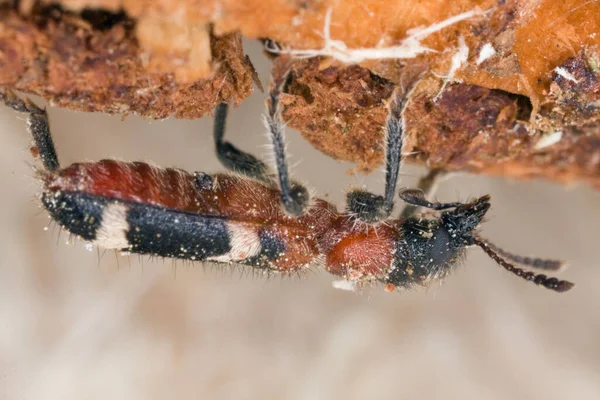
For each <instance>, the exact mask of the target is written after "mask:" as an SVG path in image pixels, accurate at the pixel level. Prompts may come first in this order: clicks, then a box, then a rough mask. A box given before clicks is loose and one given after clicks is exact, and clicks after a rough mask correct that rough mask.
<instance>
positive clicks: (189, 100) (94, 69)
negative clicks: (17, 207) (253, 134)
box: [0, 0, 600, 187]
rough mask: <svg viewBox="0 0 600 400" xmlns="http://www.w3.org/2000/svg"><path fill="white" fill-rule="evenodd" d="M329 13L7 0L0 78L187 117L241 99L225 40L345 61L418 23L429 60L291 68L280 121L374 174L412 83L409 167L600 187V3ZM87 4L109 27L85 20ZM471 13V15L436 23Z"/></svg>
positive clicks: (81, 104) (430, 4)
mask: <svg viewBox="0 0 600 400" xmlns="http://www.w3.org/2000/svg"><path fill="white" fill-rule="evenodd" d="M55 3H59V4H60V5H61V6H62V7H63V9H65V10H69V11H71V12H72V14H68V15H67V17H68V18H65V15H63V16H62V18H47V21H46V22H44V23H40V22H39V21H38V20H35V19H34V16H35V14H36V10H39V9H41V8H43V7H41V5H48V4H55ZM340 4H341V3H339V2H335V1H333V0H325V1H302V2H290V1H287V0H264V1H260V2H252V1H246V2H240V1H238V0H217V1H212V0H211V1H208V0H158V1H153V2H140V1H137V0H41V1H21V2H20V4H19V5H20V12H21V13H20V14H17V13H16V12H14V11H10V12H7V13H6V14H2V15H3V17H2V20H1V21H0V33H1V35H0V85H1V86H8V87H12V88H16V89H21V90H25V91H29V92H34V93H39V94H42V95H44V96H45V97H49V98H50V99H51V100H53V101H54V102H55V103H57V104H59V105H63V106H68V107H71V108H79V109H86V110H93V109H95V110H102V111H107V112H137V113H139V114H141V115H145V116H149V117H153V118H162V117H165V116H167V115H171V114H175V115H177V116H179V117H186V118H194V117H198V116H201V115H204V114H205V113H207V112H209V111H210V110H211V109H212V107H213V106H214V105H215V104H216V102H217V101H221V100H229V99H233V100H234V101H235V102H239V101H241V100H242V99H243V98H244V97H245V96H246V95H247V94H248V93H249V92H250V90H251V83H250V82H251V77H252V72H253V71H252V68H251V65H250V64H249V62H248V61H247V60H246V59H245V58H244V57H243V54H242V50H241V46H240V36H239V34H237V33H234V32H241V33H242V34H243V35H245V36H246V37H250V38H269V39H272V40H274V41H276V42H278V43H279V44H280V45H281V46H282V48H283V52H284V53H285V52H286V51H288V50H290V51H295V50H303V49H304V50H306V49H309V50H314V53H315V54H317V53H318V54H323V53H327V54H328V55H330V56H331V55H334V54H333V51H332V48H331V45H332V44H333V45H336V46H338V49H340V48H341V49H343V50H344V51H347V52H354V53H353V54H356V52H358V53H360V51H361V48H362V49H371V50H372V49H378V50H381V49H382V48H390V47H393V46H399V45H401V44H406V43H407V42H406V41H405V40H406V38H407V37H409V36H411V35H414V32H415V31H414V29H417V28H430V29H431V32H430V33H429V34H427V35H423V36H421V37H418V39H416V40H417V43H416V44H420V45H422V46H426V47H427V48H429V49H430V50H431V51H429V52H423V53H421V54H418V55H417V56H415V57H412V58H410V57H409V58H406V57H402V56H398V57H396V56H394V57H378V58H374V59H373V58H369V57H367V58H365V59H359V60H358V61H357V62H356V64H357V65H350V66H348V65H343V64H342V63H341V62H340V61H339V60H335V58H332V57H321V56H320V57H313V58H310V59H297V60H295V61H294V62H293V64H292V73H293V76H292V81H291V83H290V85H289V87H288V93H287V94H286V95H284V97H283V98H282V102H283V103H284V104H285V105H286V107H287V108H286V110H285V112H284V117H285V118H286V119H287V120H288V123H289V125H291V126H292V127H295V128H298V129H300V130H301V131H302V133H303V135H304V136H305V138H306V139H307V140H309V141H310V142H311V143H313V144H314V145H315V146H316V147H317V148H319V149H320V150H321V151H323V152H325V153H327V154H329V155H331V156H332V157H335V158H338V159H344V160H351V161H355V162H357V163H358V164H359V169H361V170H364V171H369V170H372V169H373V168H375V167H376V166H378V165H379V164H380V163H381V161H382V158H383V147H382V138H383V130H382V126H383V123H384V121H385V115H386V104H387V102H388V100H389V96H390V95H391V93H392V91H393V90H394V87H397V86H400V87H402V86H403V85H405V84H407V83H409V82H411V81H412V80H414V79H420V82H419V83H418V84H417V87H416V89H415V91H414V93H413V94H412V95H411V96H412V97H411V101H410V103H409V107H408V109H407V110H406V113H405V117H406V126H407V146H406V149H405V150H406V151H414V152H415V156H414V157H413V159H415V160H417V161H420V162H423V163H426V164H427V165H429V166H431V167H444V168H447V169H451V170H469V171H472V172H484V173H497V174H503V175H506V176H514V177H526V176H542V177H546V178H549V179H555V180H560V181H563V182H567V181H571V180H577V181H584V182H588V183H590V184H592V185H594V186H596V187H600V149H599V145H598V141H599V139H598V135H599V133H598V129H597V126H598V119H599V116H598V115H599V113H598V97H599V94H598V93H599V90H600V89H599V85H598V76H599V71H600V66H599V65H600V62H599V58H598V57H599V56H598V46H600V34H598V32H600V18H597V17H596V16H598V15H600V2H598V1H588V0H566V1H560V2H557V1H554V0H501V1H497V0H456V1H452V2H447V1H444V0H424V1H419V2H403V1H379V0H347V1H344V2H343V6H341V5H340ZM90 9H96V10H104V11H105V12H110V13H113V14H110V15H112V16H113V17H114V16H115V15H116V16H120V18H121V17H122V18H123V21H120V20H119V21H117V23H114V24H112V25H110V26H103V25H102V24H100V25H95V24H94V23H92V24H90V22H89V13H90V12H91V11H90ZM469 11H472V12H473V14H472V15H471V16H470V17H469V18H467V19H464V20H461V21H459V22H454V23H452V24H449V25H448V26H446V27H445V28H439V29H437V28H436V26H438V24H439V23H441V22H443V21H445V20H447V19H448V18H452V17H453V16H457V15H460V14H461V13H465V12H469ZM328 12H330V15H331V24H330V26H329V33H330V39H331V41H330V42H326V40H325V39H326V38H325V29H324V24H325V17H326V15H327V13H328ZM80 13H81V14H80ZM85 13H88V18H86V17H85V15H84V14H85ZM86 24H87V25H86ZM86 26H88V27H90V26H91V28H86ZM434 28H435V29H434ZM211 32H214V34H216V35H217V37H222V39H217V37H215V36H213V35H212V34H210V33H211ZM414 40H415V37H414V36H413V41H414ZM463 41H464V46H463V45H461V43H462V42H463ZM413 45H415V43H414V42H413ZM328 46H329V47H328ZM23 49H24V50H23ZM465 50H466V52H465ZM486 52H487V53H486ZM363 53H364V52H363ZM327 54H325V55H327ZM462 57H464V60H462V61H460V62H459V64H458V65H454V64H456V63H457V60H460V59H461V58H462ZM453 65H454V67H453ZM448 75H449V76H448ZM446 76H448V77H447V78H446ZM417 77H418V78H417ZM200 78H202V79H200ZM443 84H445V86H443ZM442 89H443V90H442ZM552 140H554V142H555V143H553V141H552Z"/></svg>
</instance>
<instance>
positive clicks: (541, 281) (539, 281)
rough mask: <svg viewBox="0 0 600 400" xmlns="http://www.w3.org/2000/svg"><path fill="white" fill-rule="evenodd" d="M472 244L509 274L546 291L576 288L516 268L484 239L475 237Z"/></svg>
mask: <svg viewBox="0 0 600 400" xmlns="http://www.w3.org/2000/svg"><path fill="white" fill-rule="evenodd" d="M472 243H473V244H475V245H477V246H479V247H481V248H482V249H483V251H484V252H485V253H486V254H487V255H488V256H490V258H491V259H492V260H494V261H496V262H497V263H498V264H499V265H500V266H502V267H503V268H504V269H505V270H507V271H508V272H511V273H513V274H515V275H517V276H518V277H521V278H523V279H525V280H527V281H530V282H533V283H535V284H536V285H542V286H544V287H545V288H546V289H550V290H554V291H555V292H566V291H568V290H570V289H571V288H572V287H573V286H575V284H574V283H571V282H568V281H562V280H559V279H557V278H554V277H547V276H546V275H544V274H535V273H533V272H530V271H525V270H523V269H521V268H517V267H515V266H514V265H512V264H511V263H509V262H508V261H506V260H505V259H504V258H502V256H501V255H500V254H499V253H497V252H496V251H495V249H496V247H495V246H494V245H492V244H490V243H489V242H488V241H487V240H485V239H483V238H480V237H473V238H472Z"/></svg>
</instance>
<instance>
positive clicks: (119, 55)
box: [0, 8, 253, 118]
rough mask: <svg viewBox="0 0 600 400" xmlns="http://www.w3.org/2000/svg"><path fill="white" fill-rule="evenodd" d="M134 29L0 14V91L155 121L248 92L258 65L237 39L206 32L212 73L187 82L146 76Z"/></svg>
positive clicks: (56, 15) (196, 112)
mask: <svg viewBox="0 0 600 400" xmlns="http://www.w3.org/2000/svg"><path fill="white" fill-rule="evenodd" d="M113 18H114V17H113ZM133 26H134V22H133V21H131V20H128V19H127V18H125V17H123V18H122V19H118V20H117V21H116V22H111V24H110V26H108V27H102V28H101V29H99V28H97V27H94V26H92V25H90V23H89V22H88V21H86V20H85V19H80V18H77V17H71V16H69V15H65V14H63V13H61V12H60V11H58V10H55V11H52V10H45V11H44V12H43V13H41V14H32V15H30V16H28V17H24V16H21V15H18V14H17V13H16V12H15V11H14V10H11V9H7V8H5V9H3V10H0V86H3V87H10V88H12V89H16V90H22V91H25V92H29V93H35V94H38V95H41V96H43V97H45V98H47V99H48V100H49V101H50V102H51V104H53V105H56V106H59V107H68V108H73V109H78V110H83V111H102V112H108V113H137V114H140V115H143V116H146V117H150V118H166V117H168V116H170V115H174V116H176V117H184V118H199V117H201V116H203V115H206V114H210V113H212V110H213V108H214V107H215V106H216V104H218V103H219V102H221V101H233V102H234V103H235V104H238V103H240V102H241V101H242V100H243V99H245V98H246V97H247V96H248V95H249V94H250V93H251V91H252V74H253V67H252V65H251V64H250V62H249V61H248V60H247V59H246V57H245V56H244V54H243V49H242V43H241V36H240V35H239V34H237V33H232V34H228V35H225V36H222V37H216V36H212V35H209V33H208V31H207V32H205V35H206V38H205V39H204V40H205V41H206V49H205V51H207V52H208V53H207V54H205V55H204V56H205V57H208V60H209V62H210V64H211V65H214V67H215V71H214V73H211V76H210V77H209V78H207V79H197V80H191V81H189V82H187V81H186V80H181V79H180V78H178V74H177V71H173V72H171V73H165V72H151V71H149V70H148V68H147V65H146V63H145V62H144V57H143V53H141V51H140V48H139V45H138V42H137V40H136V37H135V36H134V31H133ZM211 57H212V58H211ZM188 77H189V76H188Z"/></svg>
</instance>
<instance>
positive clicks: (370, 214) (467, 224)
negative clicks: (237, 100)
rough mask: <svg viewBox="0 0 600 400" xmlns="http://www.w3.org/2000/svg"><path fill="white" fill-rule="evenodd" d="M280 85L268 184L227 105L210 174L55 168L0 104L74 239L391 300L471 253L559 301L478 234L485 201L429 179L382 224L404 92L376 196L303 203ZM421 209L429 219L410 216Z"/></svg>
mask: <svg viewBox="0 0 600 400" xmlns="http://www.w3.org/2000/svg"><path fill="white" fill-rule="evenodd" d="M286 77H287V74H282V76H280V77H275V78H274V82H273V84H272V87H271V90H270V93H269V98H268V101H267V105H268V107H267V115H266V117H265V120H266V125H267V127H268V130H269V134H270V137H271V142H272V147H273V152H274V154H275V163H276V167H277V173H276V174H273V173H272V172H271V171H270V169H269V168H268V167H267V165H266V164H265V163H264V162H263V161H261V160H259V159H258V158H256V157H254V156H253V155H251V154H249V153H246V152H244V151H241V150H240V149H238V148H237V147H235V146H234V145H232V144H231V143H229V142H227V141H225V140H224V132H225V122H226V116H227V108H228V106H227V105H226V104H220V105H219V106H217V108H216V111H215V125H214V141H215V146H216V153H217V156H218V158H219V159H220V161H221V163H222V164H223V165H224V166H225V167H226V168H227V169H229V170H230V171H231V172H232V173H228V174H225V173H218V174H212V175H209V174H206V173H202V172H195V173H189V172H186V171H183V170H180V169H174V168H158V167H155V166H152V165H149V164H147V163H143V162H119V161H114V160H101V161H98V162H90V163H75V164H72V165H70V166H68V167H66V168H61V167H60V165H59V162H58V157H57V154H56V150H55V147H54V144H53V141H52V137H51V135H50V128H49V123H48V117H47V114H46V111H45V110H42V109H40V108H39V107H37V106H36V105H35V104H33V103H32V102H31V101H29V100H21V99H20V98H19V97H17V96H15V95H14V94H13V93H12V92H11V91H9V90H6V91H5V92H4V93H0V99H2V100H3V101H4V103H5V104H6V105H7V106H9V107H11V108H12V109H14V110H15V111H18V112H24V113H27V114H28V124H29V130H30V132H31V134H32V136H33V139H34V142H35V146H36V148H37V153H38V157H39V158H40V159H41V162H42V164H43V169H42V168H38V169H37V175H38V177H39V179H40V180H41V182H42V185H43V191H42V194H41V202H42V204H43V206H44V207H45V208H46V210H47V211H48V212H49V213H50V216H51V217H52V219H53V220H54V221H56V222H57V223H58V224H59V225H61V226H62V227H63V228H64V229H65V230H67V231H68V232H70V233H71V234H73V235H76V236H78V237H80V238H81V239H83V240H86V241H89V242H91V243H92V244H95V245H97V246H100V247H103V248H106V249H115V250H118V251H122V252H126V253H137V254H149V255H154V256H159V257H170V258H179V259H185V260H192V261H210V262H217V263H238V264H243V265H248V266H250V267H253V268H257V269H259V270H263V271H264V272H278V273H284V274H291V273H294V272H298V271H301V270H303V269H306V268H309V267H311V266H315V267H320V268H324V269H325V270H327V271H328V272H330V273H331V274H333V275H336V276H338V277H342V278H343V279H346V280H347V281H349V282H350V283H351V284H352V285H363V284H364V283H367V282H380V283H382V284H383V285H384V287H385V289H386V290H388V291H393V290H395V289H403V288H409V287H411V286H415V285H423V286H424V285H428V284H430V283H431V282H434V281H438V280H440V279H442V278H443V277H444V276H446V275H447V274H448V273H449V272H451V271H452V270H453V269H454V267H455V266H456V265H457V264H458V262H459V261H460V260H461V259H462V258H463V256H464V254H465V251H466V249H467V248H468V247H471V246H478V247H480V248H481V249H483V251H484V252H485V253H486V254H487V255H488V256H490V257H491V258H492V259H493V260H494V261H496V262H497V263H498V264H499V265H500V266H502V267H504V268H505V269H506V270H507V271H509V272H511V273H513V274H515V275H517V276H519V277H521V278H523V279H526V280H528V281H531V282H533V283H535V284H537V285H541V286H544V287H546V288H548V289H551V290H554V291H557V292H565V291H567V290H569V289H571V288H572V287H573V284H572V283H571V282H567V281H564V280H559V279H557V278H553V277H547V276H546V275H543V274H534V273H533V272H529V271H525V270H523V269H521V268H518V267H516V266H514V265H513V264H512V263H515V264H521V265H524V266H528V267H535V268H540V269H544V270H558V269H560V268H561V267H562V263H561V262H560V261H555V260H542V259H538V258H528V257H520V256H517V255H514V254H511V253H508V252H506V251H504V250H501V249H499V248H497V247H496V246H494V245H493V244H491V243H490V242H489V241H488V240H486V239H484V238H482V237H481V236H480V235H479V233H478V230H479V226H480V224H481V222H482V219H483V217H484V216H485V214H486V212H487V211H488V210H489V208H490V196H483V197H480V198H478V199H475V200H473V201H471V202H467V203H459V202H455V203H437V202H431V201H429V200H428V199H427V197H428V192H430V191H431V188H432V186H433V184H432V183H433V181H434V180H435V176H436V173H437V171H433V172H432V173H431V174H430V175H429V176H428V177H426V178H425V179H422V180H421V182H420V183H419V187H418V188H416V189H402V190H400V192H399V196H400V198H401V199H402V200H403V201H404V202H405V203H407V205H408V206H407V207H406V208H405V210H404V211H403V213H402V215H401V216H400V218H398V219H392V218H390V216H391V214H392V211H393V208H394V201H393V200H394V196H395V193H396V184H397V180H398V172H399V169H400V165H401V161H402V145H403V140H404V137H403V135H404V129H403V128H404V119H403V110H404V108H405V106H406V103H407V102H408V98H409V94H410V91H411V90H412V89H410V88H409V89H408V90H405V91H404V93H402V94H400V93H399V92H398V91H396V92H395V93H394V95H393V97H392V101H391V102H390V104H389V114H388V117H387V121H386V127H385V128H386V137H385V138H386V139H385V140H386V157H385V166H386V179H385V193H384V195H383V196H380V195H377V194H373V193H370V192H367V191H363V190H352V191H350V192H349V193H348V194H347V201H346V207H345V209H344V210H343V211H337V210H336V208H335V207H334V206H333V205H331V204H330V203H328V202H327V201H325V200H322V199H319V198H313V197H311V196H310V195H309V192H308V190H307V189H306V188H305V187H304V186H302V185H300V184H299V183H296V182H293V181H291V180H290V177H289V174H288V168H287V162H286V154H285V144H284V139H283V123H282V118H281V107H280V104H279V97H280V93H281V91H282V90H283V87H284V84H285V81H286ZM413 87H414V86H413ZM419 207H423V208H426V209H430V210H432V211H431V212H429V213H427V214H417V210H418V208H419ZM511 262H512V263H511Z"/></svg>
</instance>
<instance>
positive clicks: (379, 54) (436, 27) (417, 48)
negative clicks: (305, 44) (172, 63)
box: [265, 7, 485, 64]
mask: <svg viewBox="0 0 600 400" xmlns="http://www.w3.org/2000/svg"><path fill="white" fill-rule="evenodd" d="M332 11H333V9H332V8H331V7H330V8H328V9H327V13H326V14H325V25H324V27H323V38H324V40H325V44H324V45H323V47H322V48H321V49H306V50H294V49H279V48H277V47H276V46H274V45H273V44H267V45H266V46H265V47H266V49H267V50H268V51H269V52H272V53H279V54H289V55H291V56H293V57H296V58H310V57H315V56H328V57H332V58H335V59H336V60H339V61H341V62H343V63H346V64H356V63H360V62H362V61H365V60H381V59H390V58H393V59H400V58H414V57H416V56H417V55H419V54H421V53H425V52H436V50H434V49H430V48H429V47H425V46H423V45H421V40H423V39H425V38H426V37H428V36H429V35H431V34H432V33H435V32H438V31H440V30H442V29H444V28H446V27H448V26H450V25H453V24H456V23H458V22H460V21H464V20H466V19H469V18H472V17H474V16H477V15H482V14H484V13H485V12H483V11H475V10H472V11H467V12H464V13H461V14H458V15H455V16H453V17H450V18H447V19H445V20H443V21H440V22H437V23H435V24H432V25H429V26H427V27H419V28H413V29H410V30H408V32H407V34H408V36H407V37H406V38H405V39H404V40H402V42H401V43H400V44H399V45H398V46H391V47H376V48H368V47H366V48H354V49H351V48H348V46H347V45H346V43H344V42H343V41H342V40H336V39H332V38H331V32H330V28H331V13H332Z"/></svg>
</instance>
